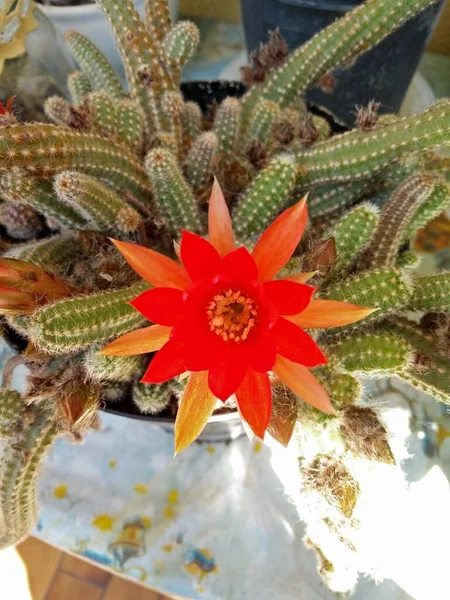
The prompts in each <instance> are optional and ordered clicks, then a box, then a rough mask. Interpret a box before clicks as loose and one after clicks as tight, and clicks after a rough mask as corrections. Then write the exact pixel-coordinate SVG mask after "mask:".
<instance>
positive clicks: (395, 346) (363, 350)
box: [325, 332, 413, 376]
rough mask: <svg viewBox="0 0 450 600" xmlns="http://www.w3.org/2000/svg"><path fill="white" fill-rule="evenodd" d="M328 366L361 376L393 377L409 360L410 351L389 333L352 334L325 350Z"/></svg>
mask: <svg viewBox="0 0 450 600" xmlns="http://www.w3.org/2000/svg"><path fill="white" fill-rule="evenodd" d="M325 355H326V357H327V358H328V361H329V363H330V365H331V366H336V367H337V368H338V369H339V370H343V371H344V372H349V373H361V374H362V373H364V375H365V376H385V375H395V374H396V373H397V372H399V371H403V370H404V369H406V368H407V367H408V366H409V365H410V364H412V360H413V352H412V347H411V346H410V344H408V342H407V341H406V340H403V339H401V338H399V337H398V336H397V335H395V334H393V333H380V332H368V333H366V332H358V333H356V332H353V333H352V334H351V335H349V336H347V337H343V338H341V339H338V340H337V341H335V342H334V343H332V344H327V345H326V346H325Z"/></svg>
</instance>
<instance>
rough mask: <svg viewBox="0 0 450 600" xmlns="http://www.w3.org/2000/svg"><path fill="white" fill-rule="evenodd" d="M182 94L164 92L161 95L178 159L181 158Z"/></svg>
mask: <svg viewBox="0 0 450 600" xmlns="http://www.w3.org/2000/svg"><path fill="white" fill-rule="evenodd" d="M183 104H184V102H183V96H182V95H181V94H180V93H179V92H165V94H164V96H163V112H164V115H165V116H166V117H168V121H169V123H170V125H169V129H170V131H171V134H172V135H173V137H174V139H175V142H176V146H177V153H178V159H179V160H182V159H183V130H182V125H181V111H182V110H183Z"/></svg>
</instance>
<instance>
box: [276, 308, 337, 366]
mask: <svg viewBox="0 0 450 600" xmlns="http://www.w3.org/2000/svg"><path fill="white" fill-rule="evenodd" d="M274 333H275V337H276V340H277V343H278V354H281V356H284V357H285V358H288V359H289V360H292V361H293V362H296V363H299V364H301V365H304V366H305V367H310V368H312V367H317V366H318V365H325V364H326V363H327V359H326V358H325V356H324V354H323V352H322V350H321V349H320V348H319V346H318V345H317V344H316V342H315V341H314V340H313V339H312V337H310V336H309V335H308V334H307V333H306V332H305V331H303V329H300V327H297V325H294V323H291V322H290V321H287V320H286V319H283V317H278V319H277V322H276V324H275V327H274Z"/></svg>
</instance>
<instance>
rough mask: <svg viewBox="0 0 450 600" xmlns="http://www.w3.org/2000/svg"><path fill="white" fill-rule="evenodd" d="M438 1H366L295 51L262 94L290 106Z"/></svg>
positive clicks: (271, 78) (271, 77) (274, 74)
mask: <svg viewBox="0 0 450 600" xmlns="http://www.w3.org/2000/svg"><path fill="white" fill-rule="evenodd" d="M434 1H435V0H407V1H406V2H398V0H367V1H366V2H364V4H362V5H361V6H358V7H356V8H355V9H354V10H352V11H351V12H348V13H347V14H346V15H345V16H344V17H343V18H341V19H339V20H338V21H336V22H335V23H334V24H332V25H330V26H328V27H327V28H326V29H323V30H322V31H320V32H319V33H317V34H316V35H315V36H314V37H313V38H311V39H310V40H309V41H308V42H306V44H304V45H303V46H301V47H300V48H299V49H298V50H296V51H294V52H293V53H292V54H291V56H290V58H289V59H288V60H287V61H286V63H285V64H284V65H283V66H282V67H280V68H279V69H278V70H277V71H275V72H274V73H273V74H272V75H271V76H270V77H269V80H268V82H267V84H266V85H265V87H264V94H263V97H264V98H265V99H267V100H272V101H274V102H277V103H278V104H280V105H282V106H287V105H288V104H290V102H292V101H293V100H294V98H295V97H296V96H299V95H300V94H302V93H303V92H304V91H305V90H307V89H308V88H309V87H311V86H312V85H313V84H314V83H316V82H317V81H318V80H319V79H320V78H321V77H322V76H323V75H326V74H327V73H328V72H329V71H330V70H332V69H334V68H336V67H338V66H339V65H340V64H342V63H343V62H345V61H348V60H350V59H353V58H355V57H356V56H358V55H359V54H361V53H362V52H364V51H365V50H366V49H367V48H370V47H372V46H375V45H376V44H378V43H379V42H380V41H381V40H382V39H383V38H384V37H386V36H387V35H389V34H390V33H391V32H392V31H393V30H394V29H395V28H397V27H399V26H400V25H401V24H402V23H403V22H404V21H406V20H407V19H409V18H410V17H412V16H413V15H414V14H416V13H418V12H419V11H421V10H423V9H424V8H426V7H427V6H430V5H431V4H433V3H434Z"/></svg>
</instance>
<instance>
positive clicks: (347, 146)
mask: <svg viewBox="0 0 450 600" xmlns="http://www.w3.org/2000/svg"><path fill="white" fill-rule="evenodd" d="M449 144H450V101H447V100H440V101H438V102H436V104H434V105H433V106H431V107H430V108H429V109H428V110H426V111H425V112H423V113H421V114H420V115H412V116H410V117H404V118H402V119H398V120H397V121H395V122H394V123H392V124H390V125H386V127H383V128H381V129H374V130H372V131H364V132H362V131H358V130H353V131H350V132H348V133H344V134H341V135H337V136H335V137H333V138H332V139H330V140H328V141H325V142H321V143H319V144H318V145H317V146H315V147H314V148H312V149H311V150H305V151H303V152H301V151H297V152H296V153H295V154H294V158H295V161H296V163H297V165H298V178H297V185H302V186H304V185H307V184H314V185H315V184H318V183H327V182H341V183H345V182H351V181H355V180H359V179H364V178H367V177H371V176H373V175H375V174H376V173H378V172H379V171H381V170H382V169H384V168H386V167H388V166H390V165H392V163H393V162H395V161H397V160H399V159H400V158H401V157H402V156H404V155H405V154H408V153H411V152H418V151H421V150H426V149H430V148H434V147H439V146H448V145H449Z"/></svg>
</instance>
